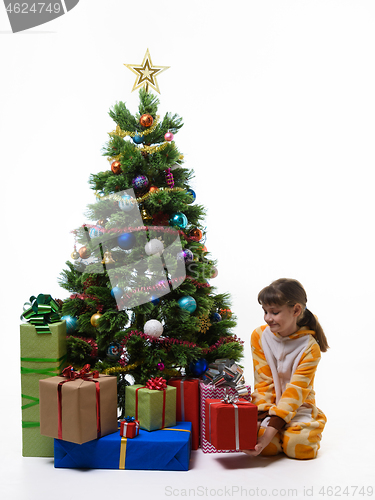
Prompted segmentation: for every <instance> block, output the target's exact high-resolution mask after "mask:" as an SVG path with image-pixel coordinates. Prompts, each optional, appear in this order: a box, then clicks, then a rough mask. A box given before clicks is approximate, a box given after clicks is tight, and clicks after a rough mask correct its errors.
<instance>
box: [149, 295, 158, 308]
mask: <svg viewBox="0 0 375 500" xmlns="http://www.w3.org/2000/svg"><path fill="white" fill-rule="evenodd" d="M151 302H152V303H153V304H154V306H157V305H158V304H159V302H160V299H159V297H158V296H157V295H153V296H152V297H151Z"/></svg>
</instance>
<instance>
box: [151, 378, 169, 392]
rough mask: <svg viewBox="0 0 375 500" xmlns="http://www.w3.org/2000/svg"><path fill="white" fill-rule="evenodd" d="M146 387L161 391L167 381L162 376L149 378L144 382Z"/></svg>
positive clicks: (165, 386)
mask: <svg viewBox="0 0 375 500" xmlns="http://www.w3.org/2000/svg"><path fill="white" fill-rule="evenodd" d="M146 388H147V389H151V390H156V391H163V390H164V389H166V388H167V381H166V380H165V379H164V378H163V377H154V378H150V379H149V380H148V381H147V382H146Z"/></svg>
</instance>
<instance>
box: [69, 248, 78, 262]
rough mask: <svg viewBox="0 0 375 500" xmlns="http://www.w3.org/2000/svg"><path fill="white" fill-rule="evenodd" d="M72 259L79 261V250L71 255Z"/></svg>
mask: <svg viewBox="0 0 375 500" xmlns="http://www.w3.org/2000/svg"><path fill="white" fill-rule="evenodd" d="M70 256H71V258H72V259H73V260H77V259H79V253H78V252H77V250H74V251H73V252H72V253H71V254H70Z"/></svg>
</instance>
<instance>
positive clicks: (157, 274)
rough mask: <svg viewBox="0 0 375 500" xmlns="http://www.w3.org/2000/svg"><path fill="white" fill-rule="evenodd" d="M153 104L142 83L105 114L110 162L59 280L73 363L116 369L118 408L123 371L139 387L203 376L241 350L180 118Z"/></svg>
mask: <svg viewBox="0 0 375 500" xmlns="http://www.w3.org/2000/svg"><path fill="white" fill-rule="evenodd" d="M158 105H159V99H158V98H157V97H156V96H155V95H154V94H152V93H151V92H149V91H148V89H147V87H146V88H145V87H142V88H141V90H140V91H139V107H138V112H137V113H136V114H132V113H131V112H130V111H129V110H128V108H127V107H126V105H125V104H124V103H123V102H119V103H117V104H116V105H114V106H113V108H112V109H111V110H110V112H109V115H110V117H111V118H112V119H113V120H114V122H115V124H116V128H115V129H114V130H113V131H112V132H110V133H109V139H108V141H107V143H106V145H105V147H104V150H103V154H104V155H105V156H107V157H108V160H109V165H110V168H108V170H107V171H105V172H99V173H96V174H92V175H91V178H90V185H91V188H92V189H93V190H94V191H95V193H96V197H97V201H96V202H95V203H93V204H91V205H89V206H88V210H87V214H86V215H87V217H88V219H89V220H90V222H88V223H87V224H85V225H84V226H82V227H81V228H79V229H77V230H75V231H74V234H75V236H76V241H77V243H78V244H80V245H81V247H80V248H79V251H78V252H77V250H76V249H75V252H74V253H73V254H72V257H73V261H74V262H71V261H68V262H67V269H65V270H64V271H63V272H62V273H61V277H60V284H61V286H62V287H63V288H65V289H66V290H68V291H69V292H71V295H70V297H69V298H68V299H66V300H65V301H64V303H63V305H62V314H63V315H64V317H66V318H67V320H68V321H67V323H68V332H69V339H68V356H69V361H70V363H71V364H73V365H74V366H76V367H79V366H81V365H83V364H85V363H90V364H91V365H92V366H95V368H96V369H99V370H100V371H101V372H104V373H112V374H117V375H118V381H119V406H120V407H121V409H122V412H123V411H124V386H125V385H126V384H127V383H128V380H129V376H132V377H133V378H134V381H135V383H142V384H144V383H145V382H146V381H147V380H148V379H149V378H150V377H160V376H162V377H163V378H166V379H168V378H169V377H171V376H174V375H180V374H185V375H195V376H199V375H201V374H202V372H204V370H205V367H206V362H207V364H209V363H211V362H214V361H215V360H216V359H218V358H220V359H222V358H229V359H233V360H234V361H239V360H240V358H241V357H242V354H243V344H242V342H241V341H240V340H239V339H238V338H237V337H236V335H235V334H234V333H233V331H232V329H233V327H235V325H236V320H235V316H234V315H233V314H232V311H231V310H230V307H231V305H230V296H229V294H222V293H221V294H218V293H216V292H215V287H214V286H212V284H211V280H212V279H213V278H214V277H215V276H216V274H217V268H216V262H215V260H213V259H211V258H210V254H209V252H207V249H206V247H205V245H204V238H205V227H204V216H205V210H204V207H203V206H202V205H200V204H197V203H195V193H194V191H193V190H192V189H191V187H190V184H189V183H190V181H191V179H192V177H193V171H192V170H189V169H187V168H185V167H184V160H183V156H182V154H181V153H180V151H179V150H178V148H177V145H176V143H175V141H174V140H173V139H174V135H175V134H176V133H177V132H178V131H179V129H180V128H181V127H182V119H181V118H180V117H179V116H178V115H171V114H170V113H167V114H166V115H165V116H164V118H163V119H160V117H159V116H158V114H157V112H158ZM151 320H153V321H151ZM145 325H146V326H145ZM147 325H148V326H150V325H151V326H152V328H151V330H150V329H147ZM155 328H156V330H155ZM161 330H162V331H161ZM147 332H148V333H147Z"/></svg>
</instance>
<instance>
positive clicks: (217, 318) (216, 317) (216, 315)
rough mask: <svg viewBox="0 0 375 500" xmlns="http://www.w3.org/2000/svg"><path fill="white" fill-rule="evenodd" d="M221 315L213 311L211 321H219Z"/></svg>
mask: <svg viewBox="0 0 375 500" xmlns="http://www.w3.org/2000/svg"><path fill="white" fill-rule="evenodd" d="M221 319H222V318H221V316H220V314H219V313H213V315H212V321H214V322H215V323H218V322H219V321H221Z"/></svg>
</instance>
